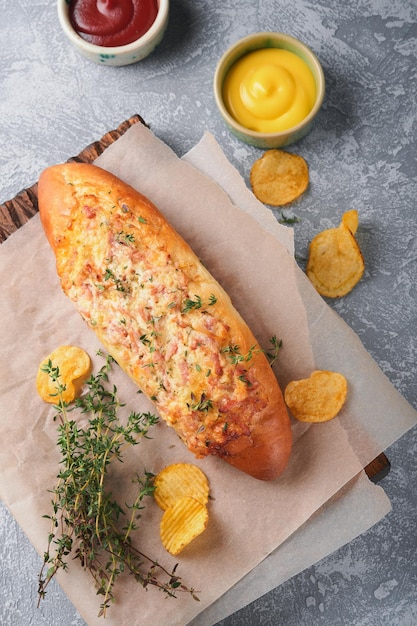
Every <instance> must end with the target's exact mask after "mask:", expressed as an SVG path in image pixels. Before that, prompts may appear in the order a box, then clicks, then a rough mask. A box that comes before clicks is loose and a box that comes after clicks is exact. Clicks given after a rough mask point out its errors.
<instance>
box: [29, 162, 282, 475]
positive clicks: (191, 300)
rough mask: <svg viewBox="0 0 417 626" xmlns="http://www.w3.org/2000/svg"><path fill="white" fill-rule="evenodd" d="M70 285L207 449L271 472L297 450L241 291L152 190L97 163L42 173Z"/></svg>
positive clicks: (158, 398) (144, 382) (194, 443)
mask: <svg viewBox="0 0 417 626" xmlns="http://www.w3.org/2000/svg"><path fill="white" fill-rule="evenodd" d="M38 193H39V210H40V216H41V221H42V224H43V227H44V230H45V234H46V236H47V238H48V240H49V243H50V245H51V247H52V249H53V251H54V253H55V256H56V262H57V272H58V275H59V276H60V279H61V285H62V288H63V290H64V292H65V293H66V294H67V295H68V296H69V297H70V299H71V300H72V301H73V302H74V304H75V305H76V307H77V308H78V310H79V312H80V313H81V315H82V317H83V318H84V320H85V321H86V322H87V324H88V325H89V326H90V327H91V328H92V329H93V330H94V331H95V333H96V334H97V336H98V337H99V339H100V341H101V342H102V344H103V345H104V347H105V348H106V350H108V352H109V353H110V354H111V355H112V356H113V357H114V358H115V360H116V361H117V362H118V363H119V365H120V366H121V367H122V369H124V371H125V372H126V373H127V374H128V375H129V376H130V377H131V378H132V379H133V380H134V381H135V383H136V384H137V385H139V387H140V388H141V389H142V391H143V392H144V393H145V394H146V395H147V396H148V397H149V398H150V399H151V400H152V401H153V402H154V404H155V406H156V408H157V410H158V412H159V414H160V415H161V417H162V418H163V419H164V420H165V421H166V422H167V423H168V424H169V425H170V426H172V427H173V428H174V429H175V430H176V432H177V433H178V435H179V436H180V438H181V439H182V440H183V441H184V443H185V444H186V445H187V447H188V448H189V449H190V450H191V451H192V452H193V453H194V454H195V455H196V456H197V457H203V456H206V455H208V454H214V455H216V456H219V457H221V458H223V459H225V460H226V461H227V462H228V463H230V464H231V465H233V466H235V467H237V468H239V469H240V470H242V471H244V472H246V473H248V474H250V475H252V476H254V477H256V478H259V479H262V480H271V479H273V478H275V477H277V476H278V475H279V474H280V473H281V472H282V471H283V469H284V468H285V466H286V464H287V461H288V457H289V454H290V450H291V428H290V422H289V417H288V413H287V410H286V407H285V403H284V400H283V396H282V393H281V390H280V388H279V385H278V383H277V380H276V378H275V376H274V374H273V372H272V370H271V367H270V365H269V363H268V361H267V358H266V357H265V355H264V353H263V352H262V350H260V349H259V347H258V345H257V342H256V339H255V337H254V336H253V334H252V332H251V331H250V329H249V328H248V326H247V325H246V323H245V322H244V321H243V320H242V318H241V317H240V315H239V314H238V312H237V311H236V310H235V309H234V307H233V305H232V303H231V301H230V298H229V297H228V295H227V294H226V293H225V291H224V290H223V289H222V287H221V286H220V285H219V284H218V282H217V281H216V280H215V279H214V278H213V277H212V276H211V275H210V273H209V272H208V271H207V270H206V268H205V267H204V266H203V265H202V263H201V262H200V261H199V259H198V258H197V256H196V255H195V254H194V252H193V251H192V250H191V248H190V247H189V246H188V244H187V243H186V242H185V241H184V240H183V239H182V238H181V237H180V236H179V235H178V233H177V232H176V231H175V230H174V229H173V228H172V227H171V226H170V225H169V224H168V222H167V221H166V220H165V218H164V217H163V216H162V214H161V213H160V212H159V210H158V209H157V208H156V207H155V206H154V205H153V204H152V203H151V202H150V201H149V200H148V199H147V198H145V197H144V196H142V195H141V194H140V193H138V192H137V191H136V190H134V189H133V188H131V187H130V186H128V185H126V184H125V183H123V182H122V181H120V180H119V179H117V178H116V177H115V176H113V175H112V174H110V173H108V172H106V171H105V170H102V169H100V168H98V167H97V166H94V165H89V164H81V163H67V164H63V165H56V166H53V167H50V168H48V169H46V170H45V171H44V172H43V173H42V174H41V177H40V180H39V188H38Z"/></svg>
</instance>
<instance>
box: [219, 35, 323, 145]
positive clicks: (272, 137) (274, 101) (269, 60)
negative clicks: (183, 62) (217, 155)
mask: <svg viewBox="0 0 417 626" xmlns="http://www.w3.org/2000/svg"><path fill="white" fill-rule="evenodd" d="M324 94H325V80H324V74H323V70H322V67H321V65H320V62H319V60H318V59H317V57H316V55H315V54H314V53H313V51H312V50H310V48H308V47H307V46H306V45H305V44H304V43H303V42H301V41H299V40H298V39H295V38H294V37H291V36H290V35H286V34H284V33H275V32H263V33H254V34H252V35H248V36H247V37H244V38H243V39H241V40H239V41H237V42H236V43H235V44H233V45H232V46H231V47H230V48H229V49H228V50H226V52H225V53H224V54H223V56H222V57H221V58H220V60H219V62H218V64H217V67H216V72H215V76H214V97H215V101H216V104H217V107H218V109H219V112H220V114H221V116H222V117H223V120H224V122H225V123H226V125H227V127H228V128H229V130H230V131H231V132H232V133H233V134H234V135H236V136H237V137H238V138H239V139H241V140H242V141H244V142H245V143H248V144H250V145H253V146H256V147H258V148H263V149H268V148H279V147H283V146H288V145H290V144H292V143H295V142H296V141H298V140H300V139H301V138H302V137H304V136H305V135H306V134H307V133H308V132H309V130H310V129H311V126H312V123H313V121H314V119H315V117H316V115H317V113H318V112H319V110H320V108H321V105H322V102H323V99H324Z"/></svg>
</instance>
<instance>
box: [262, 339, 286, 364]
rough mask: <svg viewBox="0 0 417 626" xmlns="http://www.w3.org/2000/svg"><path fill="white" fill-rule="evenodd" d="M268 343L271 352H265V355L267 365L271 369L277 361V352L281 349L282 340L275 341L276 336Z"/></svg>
mask: <svg viewBox="0 0 417 626" xmlns="http://www.w3.org/2000/svg"><path fill="white" fill-rule="evenodd" d="M269 343H270V344H271V348H272V352H265V354H266V356H267V357H268V360H269V365H271V367H272V365H273V364H274V363H275V361H276V360H277V358H278V355H279V352H280V350H281V348H282V339H277V336H276V335H273V336H272V337H271V338H270V340H269Z"/></svg>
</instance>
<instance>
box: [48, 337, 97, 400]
mask: <svg viewBox="0 0 417 626" xmlns="http://www.w3.org/2000/svg"><path fill="white" fill-rule="evenodd" d="M49 362H50V363H51V366H52V367H53V368H59V378H58V379H57V381H56V382H54V381H53V380H52V379H51V376H50V375H49V374H48V373H47V372H45V371H44V370H43V367H44V366H46V365H47V364H48V363H49ZM90 373H91V360H90V357H89V356H88V354H87V352H85V350H83V349H82V348H77V347H76V346H60V347H59V348H57V349H56V350H54V351H53V352H51V354H49V355H48V356H47V357H46V358H45V359H43V361H42V363H41V364H40V366H39V369H38V373H37V376H36V389H37V391H38V393H39V395H40V397H41V398H42V400H44V401H45V402H49V403H50V404H58V402H59V397H58V394H57V385H58V384H59V385H62V386H65V389H64V390H63V392H62V399H63V401H64V402H67V403H69V402H72V401H73V400H74V398H76V397H77V396H78V395H79V393H80V392H81V388H82V386H83V384H84V382H85V381H86V380H87V378H88V376H89V375H90Z"/></svg>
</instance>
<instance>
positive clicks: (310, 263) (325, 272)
mask: <svg viewBox="0 0 417 626" xmlns="http://www.w3.org/2000/svg"><path fill="white" fill-rule="evenodd" d="M357 227H358V212H357V211H356V210H352V211H347V212H346V213H345V214H344V215H343V217H342V221H341V222H340V224H339V226H337V227H335V228H328V229H326V230H323V231H322V232H321V233H319V234H318V235H316V236H315V237H314V238H313V239H312V241H311V243H310V249H309V255H308V260H307V266H306V274H307V276H308V278H309V279H310V281H311V282H312V283H313V285H314V287H315V288H316V290H317V291H318V292H319V294H321V295H322V296H326V297H328V298H340V297H342V296H345V295H346V294H348V293H349V292H350V291H351V290H352V289H353V287H354V286H355V285H356V284H357V283H358V282H359V281H360V279H361V278H362V276H363V273H364V271H365V263H364V259H363V256H362V252H361V250H360V248H359V245H358V243H357V241H356V239H355V233H356V230H357Z"/></svg>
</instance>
